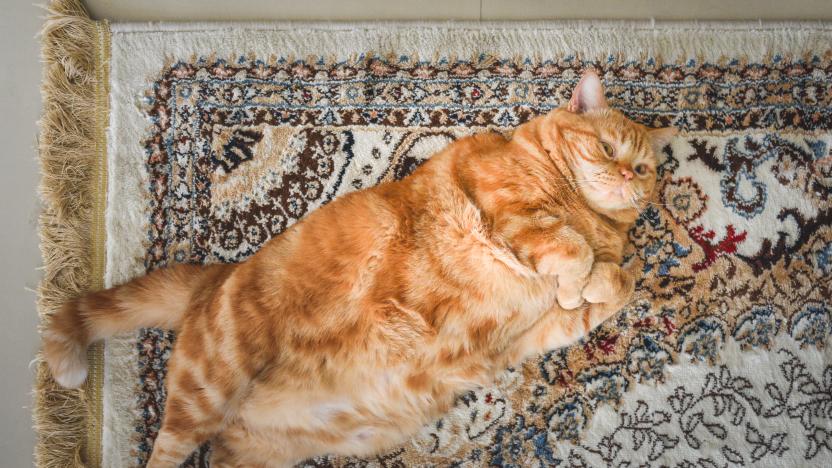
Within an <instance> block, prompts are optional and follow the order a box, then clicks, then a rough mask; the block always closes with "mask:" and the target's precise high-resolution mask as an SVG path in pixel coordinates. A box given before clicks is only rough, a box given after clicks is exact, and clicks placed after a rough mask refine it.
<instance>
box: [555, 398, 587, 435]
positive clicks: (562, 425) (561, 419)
mask: <svg viewBox="0 0 832 468" xmlns="http://www.w3.org/2000/svg"><path fill="white" fill-rule="evenodd" d="M588 419H589V408H588V407H587V404H586V402H585V401H584V400H583V399H582V398H581V397H580V396H578V395H572V396H570V397H566V398H563V399H562V400H560V401H559V402H558V403H557V404H556V405H555V406H553V407H552V409H551V411H549V417H548V420H547V423H546V424H547V426H548V427H549V434H551V435H552V436H553V437H555V439H557V440H572V441H576V440H578V438H579V437H580V435H581V431H583V429H584V427H586V423H587V420H588Z"/></svg>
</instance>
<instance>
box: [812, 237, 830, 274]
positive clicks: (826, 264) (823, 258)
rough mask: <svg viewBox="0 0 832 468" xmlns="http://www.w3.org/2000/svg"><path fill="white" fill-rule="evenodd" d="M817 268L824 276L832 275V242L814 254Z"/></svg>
mask: <svg viewBox="0 0 832 468" xmlns="http://www.w3.org/2000/svg"><path fill="white" fill-rule="evenodd" d="M813 256H814V258H812V260H814V261H813V263H814V265H815V268H817V269H818V270H820V271H821V273H823V274H824V275H830V274H832V242H830V243H828V244H826V245H824V246H823V247H821V248H820V249H818V250H817V251H815V252H813Z"/></svg>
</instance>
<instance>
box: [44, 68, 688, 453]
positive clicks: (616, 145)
mask: <svg viewBox="0 0 832 468" xmlns="http://www.w3.org/2000/svg"><path fill="white" fill-rule="evenodd" d="M671 135H672V131H671V130H668V129H661V130H649V129H647V128H646V127H644V126H642V125H639V124H637V123H634V122H632V121H630V120H627V119H626V118H625V117H624V116H623V115H622V114H621V113H619V112H617V111H614V110H611V109H609V108H607V105H606V102H605V100H604V92H603V89H602V86H601V82H600V80H599V79H598V77H597V75H595V74H594V73H591V72H589V73H587V74H585V75H584V77H583V78H582V80H581V82H580V83H579V84H578V86H577V87H576V89H575V91H574V93H573V97H572V99H571V101H570V102H569V104H568V106H567V107H566V108H562V109H557V110H555V111H553V112H551V113H549V114H547V115H545V116H541V117H539V118H536V119H534V120H532V121H530V122H528V123H526V124H524V125H522V126H520V127H519V128H518V129H517V130H516V131H515V132H514V134H513V135H512V136H511V138H510V139H505V138H504V137H502V136H500V135H497V134H480V135H475V136H472V137H468V138H464V139H461V140H459V141H456V142H455V143H453V144H451V145H450V146H448V147H447V148H446V149H444V150H443V151H441V152H440V153H438V154H437V155H435V156H433V157H432V158H431V159H430V161H428V162H427V163H425V164H424V165H423V166H422V167H420V168H419V169H418V170H416V171H415V172H414V173H413V174H412V175H411V176H409V177H407V178H405V179H404V180H401V181H398V182H391V183H386V184H382V185H379V186H377V187H375V188H371V189H368V190H363V191H360V192H356V193H352V194H349V195H345V196H343V197H341V198H339V199H337V200H335V201H333V202H332V203H330V204H329V205H326V206H324V207H323V208H321V209H319V210H317V211H315V212H314V213H312V214H310V215H309V216H307V217H306V218H305V219H304V220H302V221H300V222H298V223H297V224H295V225H294V226H292V227H291V228H289V229H287V230H286V232H284V233H283V234H281V235H280V236H279V237H277V238H275V239H272V240H271V241H270V242H269V243H267V244H266V245H264V246H263V248H262V249H261V250H260V251H259V252H258V253H257V254H256V255H254V256H253V257H252V258H250V259H248V260H246V261H244V262H242V263H239V264H236V265H212V266H190V265H176V266H172V267H169V268H166V269H163V270H160V271H156V272H153V273H151V274H149V275H147V276H145V277H143V278H138V279H136V280H133V281H131V282H129V283H127V284H124V285H121V286H117V287H114V288H112V289H109V290H106V291H99V292H94V293H90V294H88V295H86V296H84V297H81V298H79V299H76V300H74V301H71V302H69V303H67V304H66V305H65V306H64V307H63V308H62V309H61V310H60V311H59V312H58V313H57V314H56V315H54V316H53V317H52V320H51V323H50V325H49V327H48V328H47V329H46V330H45V331H44V333H43V340H44V353H45V356H46V360H47V362H48V363H49V365H50V367H51V369H52V372H53V375H54V376H55V378H56V379H57V381H58V382H59V383H61V384H62V385H64V386H68V387H76V386H79V385H81V384H82V382H83V381H84V379H85V378H86V373H87V369H86V364H85V350H86V347H87V346H88V345H89V344H90V343H92V342H94V341H97V340H101V339H103V338H106V337H109V336H112V335H113V334H115V333H119V332H123V331H128V330H133V329H135V328H138V327H164V328H170V329H174V330H178V331H179V333H178V338H177V340H176V345H175V347H174V350H173V355H172V356H171V359H170V361H169V369H168V374H167V381H166V385H167V394H168V398H167V407H166V409H165V415H164V420H163V424H162V429H161V431H160V432H159V436H158V438H157V439H156V443H155V446H154V448H153V454H152V456H151V459H150V462H149V463H148V466H151V467H170V466H178V465H179V463H180V462H182V461H183V460H184V459H185V458H186V457H187V456H188V455H189V454H190V453H191V452H192V451H193V450H194V449H195V448H196V447H197V446H198V445H199V444H201V443H203V442H205V441H209V440H210V441H213V447H214V448H213V455H212V456H213V458H212V466H237V467H239V466H258V467H259V466H288V465H291V464H293V463H295V462H297V461H300V460H303V459H304V458H307V457H311V456H315V455H321V454H325V453H334V454H345V455H369V454H373V453H375V452H378V451H380V450H383V449H385V448H389V447H391V446H393V445H395V444H398V443H401V442H403V441H405V440H407V439H408V438H409V437H411V436H412V435H413V434H414V433H415V432H416V431H417V430H418V429H419V428H420V427H422V426H423V425H424V424H425V423H427V422H429V421H430V420H431V419H433V418H435V417H437V416H438V415H440V414H441V413H442V412H443V411H444V410H446V409H447V408H448V407H449V405H451V404H452V402H453V401H454V397H455V396H456V395H458V394H460V393H461V392H464V391H466V390H469V389H472V388H474V387H476V386H479V385H484V384H488V383H489V382H490V381H491V379H492V378H493V377H494V376H495V374H496V373H497V372H499V371H501V370H502V369H504V368H505V367H506V366H507V365H509V364H515V363H518V362H519V361H520V360H522V359H523V358H525V357H527V356H529V355H533V354H535V353H541V352H543V351H546V350H548V349H552V348H556V347H559V346H564V345H568V344H570V343H572V342H574V341H575V340H577V339H578V338H580V337H582V336H585V335H586V334H587V333H588V332H589V331H590V329H592V328H593V327H595V326H596V325H598V324H599V323H601V322H602V321H604V320H605V319H606V318H607V317H609V316H610V315H611V314H612V313H614V312H615V311H617V310H618V309H619V308H620V307H621V306H622V305H623V304H625V303H626V302H627V301H628V300H629V298H630V295H631V294H632V290H633V279H632V278H631V277H630V276H629V275H628V274H627V273H625V272H624V271H622V270H621V268H620V267H619V263H620V262H621V260H622V250H623V247H624V244H625V242H626V239H627V234H626V233H627V230H628V228H629V227H630V226H631V225H632V224H633V222H634V221H635V219H636V217H637V215H638V211H639V209H640V208H641V207H643V204H644V203H645V202H646V200H647V197H648V196H649V195H650V193H651V191H652V189H653V186H654V184H655V179H656V159H655V155H654V151H655V148H658V147H661V146H663V145H664V144H665V143H666V142H667V140H668V139H669V137H670V136H671ZM585 301H586V303H585Z"/></svg>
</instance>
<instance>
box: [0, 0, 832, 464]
mask: <svg viewBox="0 0 832 468" xmlns="http://www.w3.org/2000/svg"><path fill="white" fill-rule="evenodd" d="M32 3H33V2H32V1H31V0H5V1H4V12H3V15H0V32H2V37H3V38H4V39H5V40H3V41H0V63H2V64H3V66H2V67H0V86H2V87H0V89H2V90H3V92H1V93H0V109H2V110H3V112H2V113H1V114H0V123H2V124H0V141H3V142H4V149H5V151H6V152H5V154H4V155H3V156H2V157H0V197H1V198H0V199H3V200H5V202H4V203H2V204H0V206H2V219H4V220H5V223H4V225H5V228H4V229H2V230H0V247H2V249H3V254H2V257H0V258H2V261H3V268H0V288H2V293H0V298H2V301H3V302H2V309H0V313H2V317H0V372H2V374H0V396H2V399H0V467H3V468H6V467H9V468H16V467H25V466H31V464H32V451H33V446H34V433H33V432H32V430H31V416H30V404H31V394H30V391H31V380H32V372H31V369H30V368H29V363H30V362H31V360H32V358H33V357H34V354H35V352H36V350H37V347H38V337H37V333H36V322H37V321H36V313H35V306H34V301H35V294H34V293H33V292H32V291H33V289H34V288H35V287H36V286H37V281H38V278H39V275H40V273H39V271H38V270H37V267H38V265H40V255H39V252H38V248H37V234H36V219H37V211H38V204H37V201H36V197H35V190H36V185H37V181H38V176H37V174H38V168H37V162H36V159H35V149H34V148H35V146H36V141H37V134H36V126H35V121H36V119H37V117H38V114H39V112H40V105H39V91H38V83H39V81H40V67H39V63H38V48H39V46H38V43H37V40H36V38H35V36H36V33H37V31H38V29H39V28H40V24H41V17H42V16H43V11H42V10H40V9H39V8H37V7H35V6H33V5H32ZM87 4H88V6H89V8H90V10H91V12H92V14H93V15H94V16H96V17H99V18H109V19H113V20H122V21H150V20H179V21H184V20H269V19H288V20H302V19H306V20H353V21H355V20H368V19H399V20H401V19H455V20H479V19H482V20H512V19H523V20H541V19H577V18H593V17H594V18H619V19H647V18H651V17H652V18H655V19H685V18H688V19H692V18H696V19H701V20H709V19H814V20H818V19H826V20H832V2H830V1H829V0H792V1H791V2H789V3H788V6H784V5H783V3H782V2H781V1H780V0H734V1H730V2H729V1H725V0H701V1H698V2H693V1H688V2H668V1H665V0H629V1H626V2H623V1H616V0H560V1H546V0H510V1H509V0H422V1H420V2H419V3H418V7H416V6H415V5H416V3H414V2H413V0H318V1H316V2H297V1H295V0H274V1H271V0H236V1H235V3H234V5H235V7H234V9H233V10H229V8H228V5H229V3H228V2H227V0H177V1H176V2H170V1H169V0H143V1H141V2H137V1H132V0H87ZM196 5H199V8H195V6H196Z"/></svg>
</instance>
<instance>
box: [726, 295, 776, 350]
mask: <svg viewBox="0 0 832 468" xmlns="http://www.w3.org/2000/svg"><path fill="white" fill-rule="evenodd" d="M782 322H783V320H782V319H780V317H778V315H777V312H776V311H775V310H774V307H773V306H771V305H769V304H766V305H756V306H753V307H752V308H751V310H750V311H748V312H746V313H745V314H743V315H741V316H740V317H739V318H738V319H737V325H736V326H735V327H734V331H733V333H732V335H734V339H736V340H737V341H738V342H739V343H740V345H741V346H742V347H743V348H749V347H758V346H763V347H766V348H768V347H769V346H770V345H771V341H772V339H774V336H775V335H777V332H779V331H780V326H781V325H782Z"/></svg>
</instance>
